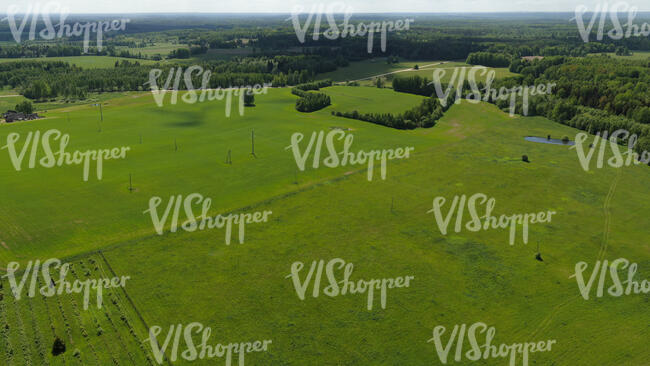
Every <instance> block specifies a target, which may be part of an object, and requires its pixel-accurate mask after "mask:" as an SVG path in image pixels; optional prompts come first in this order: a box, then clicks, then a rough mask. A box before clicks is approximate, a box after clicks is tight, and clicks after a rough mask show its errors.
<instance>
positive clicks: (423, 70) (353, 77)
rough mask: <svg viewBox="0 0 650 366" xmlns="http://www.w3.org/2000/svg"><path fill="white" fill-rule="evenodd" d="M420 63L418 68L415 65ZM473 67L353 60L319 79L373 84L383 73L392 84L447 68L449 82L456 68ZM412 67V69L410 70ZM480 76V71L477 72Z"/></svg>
mask: <svg viewBox="0 0 650 366" xmlns="http://www.w3.org/2000/svg"><path fill="white" fill-rule="evenodd" d="M415 65H418V68H419V69H418V70H413V67H414V66H415ZM461 67H462V68H472V67H474V66H473V65H468V64H466V63H464V62H455V61H424V62H401V63H399V64H391V65H388V64H386V63H385V61H383V62H380V61H379V60H377V61H374V62H373V61H361V62H353V63H351V64H350V66H348V67H344V68H340V69H338V70H336V71H332V72H328V73H324V74H319V75H318V76H317V78H318V79H332V80H333V81H334V82H342V81H357V82H358V83H359V84H360V85H365V86H369V85H373V84H374V82H375V77H377V76H379V75H381V77H382V78H383V79H385V80H386V85H387V86H390V85H391V83H392V80H393V79H394V78H397V77H408V76H413V75H418V76H421V77H426V78H428V79H430V80H432V79H433V71H434V70H436V69H445V70H446V73H445V75H444V76H443V79H442V81H443V82H448V81H449V80H450V79H451V76H452V74H453V73H454V69H455V68H461ZM409 69H410V70H409ZM489 69H490V70H494V71H495V72H496V75H495V76H496V79H502V78H506V77H510V76H515V75H516V74H514V73H512V72H510V71H509V70H508V68H505V67H504V68H489ZM477 76H478V77H480V73H478V74H477Z"/></svg>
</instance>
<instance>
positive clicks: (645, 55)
mask: <svg viewBox="0 0 650 366" xmlns="http://www.w3.org/2000/svg"><path fill="white" fill-rule="evenodd" d="M606 54H607V55H609V56H611V57H614V58H617V59H620V60H648V59H649V58H650V51H632V56H619V55H617V54H616V53H614V52H610V53H606ZM598 55H600V53H594V54H590V55H589V56H598Z"/></svg>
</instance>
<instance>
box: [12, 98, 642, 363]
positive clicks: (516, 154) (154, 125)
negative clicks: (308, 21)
mask: <svg viewBox="0 0 650 366" xmlns="http://www.w3.org/2000/svg"><path fill="white" fill-rule="evenodd" d="M327 90H328V89H326V91H327ZM332 90H336V89H334V88H332ZM356 90H361V89H356ZM361 91H362V92H364V93H373V92H376V93H378V94H377V98H376V99H373V98H371V99H372V101H371V103H372V102H375V103H378V104H381V105H382V106H385V103H388V101H387V100H386V99H385V98H383V97H380V96H379V94H380V93H383V92H384V91H381V90H376V89H370V88H368V89H363V90H361ZM351 93H354V91H351ZM396 99H398V98H396ZM294 100H295V97H294V96H292V95H290V94H289V92H288V90H286V89H274V90H272V91H270V94H269V95H268V96H258V97H257V98H256V102H257V107H255V108H254V109H247V111H246V116H245V117H243V118H241V117H238V116H236V117H233V118H231V119H226V118H224V116H223V102H213V103H206V104H201V105H193V106H187V105H177V106H174V107H165V108H162V109H159V108H156V107H155V106H154V105H153V104H152V101H151V96H150V95H147V94H144V95H142V96H133V97H128V98H122V99H120V100H116V101H115V102H114V103H113V104H112V105H109V106H108V107H107V108H106V109H105V118H106V123H105V125H104V132H102V133H101V134H99V133H97V130H96V123H95V120H96V111H94V110H92V109H89V108H86V107H73V108H70V113H71V115H72V118H71V122H70V124H69V125H66V124H65V123H64V122H63V120H62V118H61V117H62V115H61V113H58V112H57V113H52V114H51V116H50V119H48V120H44V121H38V122H33V123H24V124H20V125H14V126H11V127H9V126H2V127H0V141H4V140H5V136H6V134H7V133H8V132H9V131H10V128H11V131H20V132H21V133H25V132H26V131H28V130H33V129H36V128H38V129H41V130H46V129H48V128H54V127H58V128H61V129H64V130H65V131H66V132H68V133H70V134H71V148H73V149H76V148H91V147H92V148H97V147H113V146H119V145H130V146H132V149H133V151H132V152H131V153H130V155H129V158H128V159H127V161H113V162H111V161H109V162H106V164H105V170H104V180H102V181H101V182H97V181H96V180H95V179H94V178H91V180H90V181H89V182H86V183H83V182H82V181H81V169H80V168H79V167H71V168H70V167H65V168H53V169H43V168H37V169H34V170H25V171H22V172H20V173H17V172H15V171H13V169H12V168H11V167H10V165H9V160H8V157H7V154H6V151H3V154H2V155H0V176H1V177H2V180H1V181H2V182H3V183H2V184H3V186H5V187H7V188H6V189H2V190H0V201H2V202H4V203H5V204H3V206H1V208H0V210H1V211H0V215H1V216H2V217H3V220H0V233H2V234H1V235H3V237H0V240H3V241H5V242H6V243H7V244H8V246H9V247H10V248H11V250H10V251H6V250H4V249H2V248H0V259H1V261H0V262H2V263H5V262H6V261H7V260H9V259H13V258H19V259H22V260H27V259H33V258H35V257H41V258H44V257H51V256H65V255H71V254H75V253H79V252H83V251H85V250H91V249H94V248H100V247H103V246H106V245H110V244H113V243H120V242H124V241H125V240H129V239H134V240H132V241H131V242H129V243H127V244H128V245H122V246H118V247H115V248H113V249H112V250H108V251H107V252H106V256H107V257H108V260H109V261H110V262H111V264H112V266H113V268H114V269H115V270H116V272H117V273H118V274H125V275H130V276H131V277H132V281H131V283H130V287H129V289H128V291H129V293H130V295H131V296H132V297H133V298H134V301H135V303H136V306H137V307H138V308H139V309H140V310H141V311H142V312H143V313H144V316H145V319H146V321H147V322H148V323H149V324H158V325H161V326H167V325H169V324H172V323H177V322H180V323H184V324H187V323H189V322H191V321H201V322H203V323H204V324H206V325H209V326H211V327H212V328H213V329H214V332H213V340H214V342H213V343H216V342H218V341H221V342H227V341H244V340H253V339H273V345H272V347H271V349H272V351H271V352H269V353H266V354H262V353H258V354H253V355H249V357H248V360H249V361H250V362H253V363H254V364H274V365H275V364H286V365H311V364H328V365H338V364H341V365H353V364H373V365H375V364H378V365H395V364H400V365H401V364H403V365H420V364H437V363H438V362H439V360H438V359H437V356H436V355H435V351H434V349H433V346H432V345H431V344H430V343H426V341H427V340H428V339H429V338H430V337H431V330H432V329H433V327H434V326H436V325H439V324H443V325H446V326H447V327H453V325H454V324H457V323H458V324H461V323H473V322H476V321H483V322H487V323H489V324H493V325H496V327H497V338H496V341H497V342H508V343H511V342H515V341H537V340H542V339H556V340H557V341H558V345H557V347H554V351H553V352H551V353H541V354H540V353H537V354H534V356H533V359H534V360H535V361H537V364H544V365H547V364H548V365H558V366H559V365H572V366H574V365H575V366H580V365H593V364H616V365H627V366H638V365H640V364H642V362H644V361H645V360H646V359H647V358H648V356H650V354H648V351H647V348H646V347H644V344H645V343H644V342H645V340H646V339H647V338H648V330H647V327H644V326H643V324H647V323H648V320H650V318H648V313H647V312H644V311H643V309H644V307H645V306H646V304H645V302H644V300H643V299H644V297H643V296H638V295H637V296H628V297H622V298H611V297H607V298H603V299H597V300H590V301H584V300H582V298H581V297H580V296H579V293H578V290H577V286H576V284H575V280H572V279H569V278H568V277H569V275H570V274H571V272H572V268H573V266H574V265H575V263H576V262H577V261H580V260H586V261H588V262H590V264H591V263H593V261H595V259H596V257H597V253H598V251H599V248H600V246H601V244H602V240H603V232H604V231H606V228H605V227H604V223H605V221H606V220H605V216H604V211H603V203H604V201H605V198H606V196H607V194H608V192H609V190H610V187H611V186H612V183H613V182H614V181H615V178H616V176H617V174H619V173H620V178H619V179H620V181H618V185H617V187H618V188H617V189H616V190H615V191H614V193H615V194H614V199H613V200H612V201H611V213H612V220H611V227H610V228H609V231H610V236H609V241H608V251H607V255H606V258H609V259H614V258H618V257H621V256H622V257H626V258H629V259H630V260H632V261H634V262H638V263H639V266H640V272H641V273H640V274H639V276H638V277H639V278H648V277H650V276H649V274H650V258H649V257H648V254H647V253H648V249H650V248H649V247H648V243H647V242H646V241H645V239H647V235H646V234H645V233H646V232H647V226H648V224H649V222H648V217H650V215H648V212H647V207H646V205H645V202H647V201H648V199H650V191H649V190H648V188H647V181H648V178H650V170H648V168H647V167H635V168H629V169H622V170H619V171H617V170H613V169H602V170H597V171H592V172H589V173H586V172H584V171H582V170H581V169H580V167H579V164H578V160H577V158H576V154H575V152H573V151H569V150H567V149H566V148H564V147H561V146H554V145H545V144H535V143H531V142H526V141H524V140H523V137H524V136H526V135H538V136H545V135H546V134H551V135H554V136H563V135H569V136H572V135H574V134H575V133H576V132H577V131H576V130H574V129H571V128H568V127H566V126H561V125H558V124H555V123H553V122H550V121H548V120H546V119H544V118H510V117H508V116H507V114H504V113H502V112H500V111H499V110H498V109H496V107H494V106H491V105H487V104H480V105H471V104H467V103H464V104H461V105H460V106H454V107H453V108H452V109H451V110H450V111H449V112H448V113H447V115H446V116H445V117H444V118H443V119H442V120H441V121H440V123H439V124H438V125H437V126H436V127H434V128H432V129H419V130H415V131H396V130H392V129H388V128H384V127H381V126H376V125H371V124H367V123H363V122H359V121H353V120H348V119H340V118H334V117H331V116H330V115H329V112H328V110H323V111H320V112H316V113H313V114H299V113H297V112H295V111H294V110H293V101H294ZM334 103H341V102H337V101H336V98H335V100H334ZM402 104H403V103H398V102H395V104H394V108H396V109H400V108H404V107H403V105H402ZM361 107H362V106H359V108H361ZM270 116H273V118H270ZM331 126H343V127H350V128H352V129H353V130H354V134H355V142H354V145H353V150H355V151H356V150H358V149H364V150H369V149H377V148H389V147H397V146H414V147H415V149H416V150H415V151H416V153H415V156H414V157H413V158H411V159H410V160H405V161H399V162H395V161H394V162H390V163H389V165H388V179H387V180H386V181H381V180H379V178H378V177H375V179H374V180H373V181H372V182H368V181H367V180H366V178H365V173H364V172H363V171H362V172H359V173H357V174H352V175H345V173H346V172H348V171H355V170H357V169H358V167H341V168H337V169H327V168H321V169H319V170H313V169H311V168H310V169H308V171H306V172H304V173H300V174H299V175H298V177H299V185H298V186H296V185H295V184H293V174H294V171H295V163H294V161H293V159H292V157H291V154H290V152H289V151H285V150H284V147H285V146H287V145H288V144H289V137H290V135H291V134H292V133H293V132H296V131H302V132H304V133H310V132H311V131H318V130H328V129H329V128H330V127H331ZM253 128H254V129H255V133H256V142H257V143H256V152H257V156H258V159H254V158H252V157H251V156H250V155H249V134H250V131H251V129H253ZM140 133H142V134H143V136H144V142H145V143H144V144H142V145H139V144H138V140H139V138H138V135H139V134H140ZM174 138H176V139H177V140H178V143H179V145H180V150H179V151H178V152H174V148H173V139H174ZM227 149H232V150H233V165H232V166H226V165H225V164H223V163H222V162H223V160H224V158H225V154H226V151H227ZM522 154H527V155H528V156H529V157H530V159H531V163H530V164H525V163H522V162H521V161H520V158H521V155H522ZM129 172H133V173H134V177H135V186H136V188H137V190H138V191H137V192H135V193H132V194H129V193H128V191H127V190H126V187H127V182H128V173H129ZM261 177H263V178H261ZM338 177H341V178H342V179H341V180H338V181H331V179H332V178H338ZM262 181H263V184H262V183H261V182H262ZM315 181H324V184H322V185H319V186H316V187H313V186H312V183H313V182H315ZM43 182H47V184H43ZM567 183H569V184H567ZM60 187H66V189H61V188H60ZM303 188H310V189H306V190H304V191H302V192H300V193H297V194H295V195H290V196H287V197H283V198H278V199H275V200H272V201H270V202H266V203H262V204H261V206H259V207H258V208H257V209H269V210H272V211H273V216H272V223H271V224H267V225H251V226H249V227H248V228H247V231H246V243H245V244H244V245H239V244H233V245H231V246H226V245H224V243H223V231H222V230H212V231H204V232H195V233H176V234H166V235H164V236H163V237H158V236H155V235H153V228H152V227H151V222H150V219H149V218H148V216H145V215H143V214H142V211H144V209H146V202H147V201H148V199H149V197H151V196H152V195H159V196H162V197H169V196H170V195H171V194H180V193H182V194H188V193H191V192H200V193H202V194H204V195H205V196H207V197H211V198H212V199H213V208H215V210H216V211H219V212H223V211H228V210H230V209H235V208H237V207H243V206H246V205H249V204H253V203H256V202H263V201H265V200H267V199H269V198H270V197H277V196H278V195H281V194H285V193H289V192H295V191H297V190H299V189H303ZM476 192H482V193H485V194H488V195H489V196H492V197H495V198H496V200H497V206H496V212H495V213H496V214H502V213H508V214H511V213H525V212H537V211H542V210H547V209H552V210H555V211H557V212H558V216H556V219H554V221H553V222H552V224H550V225H544V226H540V225H533V226H532V227H531V230H530V231H531V234H530V235H531V243H530V244H529V245H528V246H525V245H523V244H521V239H518V241H517V244H516V245H515V246H509V245H508V244H507V232H505V231H503V230H496V231H484V232H479V233H470V232H461V233H452V234H449V235H448V236H446V237H443V236H442V235H441V234H440V233H439V231H438V228H437V226H436V225H435V221H434V219H433V216H432V215H431V214H427V213H426V211H428V210H429V209H430V206H431V200H432V199H433V198H434V197H436V196H440V195H443V196H446V197H448V198H451V197H452V196H453V195H456V194H467V195H471V194H473V193H476ZM392 198H394V200H395V212H394V213H391V212H390V209H389V208H390V203H391V199H392ZM89 203H91V204H89ZM215 213H216V212H215ZM537 241H539V242H540V244H541V247H542V254H543V256H544V258H545V262H543V263H540V262H537V261H535V260H534V253H535V246H534V245H535V244H536V242H537ZM336 257H340V258H343V259H345V260H347V261H349V262H352V263H354V264H355V271H354V274H353V278H357V279H358V278H363V279H370V278H384V277H394V276H400V275H415V276H416V280H415V282H414V283H413V287H412V288H410V289H401V290H393V291H390V292H389V294H388V308H387V309H386V310H380V309H375V310H373V311H371V312H368V311H367V310H365V296H345V297H336V298H327V297H322V296H321V297H319V298H318V299H314V298H311V297H309V298H307V299H306V300H305V301H300V300H299V299H298V297H297V296H296V294H295V291H294V289H293V287H292V286H291V282H290V280H288V279H285V278H284V277H285V276H286V275H287V274H288V273H289V267H290V265H291V263H292V262H293V261H298V260H300V261H304V262H308V261H311V260H318V259H330V258H336ZM181 274H182V275H181ZM567 301H568V303H567V305H565V306H560V305H563V304H565V302H567ZM181 309H182V311H179V310H181ZM323 360H326V361H325V362H326V363H323V362H324V361H323ZM502 361H503V360H490V361H489V362H488V363H486V364H488V365H492V364H494V365H500V364H505V361H504V362H502ZM213 363H214V361H213V362H209V361H196V362H195V364H197V365H207V364H213ZM177 364H182V363H181V362H178V363H177ZM457 364H467V363H457Z"/></svg>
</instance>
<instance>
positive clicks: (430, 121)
mask: <svg viewBox="0 0 650 366" xmlns="http://www.w3.org/2000/svg"><path fill="white" fill-rule="evenodd" d="M447 105H448V106H449V104H447ZM446 110H447V108H445V107H443V106H442V104H441V103H440V101H439V100H438V99H437V98H426V99H425V100H423V101H422V103H421V104H420V105H418V106H417V107H415V108H413V109H410V110H408V111H406V112H404V113H400V114H391V113H359V112H358V111H356V110H354V111H352V112H338V111H336V112H335V111H332V115H335V116H338V117H345V118H351V119H358V120H361V121H365V122H371V123H375V124H378V125H382V126H386V127H391V128H396V129H399V130H412V129H415V128H418V127H423V128H429V127H433V126H435V124H436V121H438V120H439V119H440V118H441V117H442V116H443V114H444V112H445V111H446Z"/></svg>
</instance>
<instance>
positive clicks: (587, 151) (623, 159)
mask: <svg viewBox="0 0 650 366" xmlns="http://www.w3.org/2000/svg"><path fill="white" fill-rule="evenodd" d="M607 136H608V133H607V131H604V132H602V135H601V133H600V132H598V134H597V135H596V136H595V137H594V140H593V142H592V143H591V144H589V146H585V142H586V141H587V139H588V138H589V135H588V134H586V133H584V132H581V133H579V134H577V135H576V139H575V145H573V146H571V147H570V149H575V150H576V153H577V154H578V160H580V165H581V166H582V169H584V171H586V172H588V171H589V169H590V168H591V161H592V159H593V157H594V154H595V153H596V151H598V158H597V159H596V168H598V169H601V168H602V167H603V166H604V163H605V150H607V147H608V145H609V148H610V149H611V150H612V153H613V154H614V156H612V157H611V158H609V159H608V160H607V164H608V165H609V166H610V167H612V168H621V167H623V166H631V165H640V164H648V163H650V153H649V152H647V151H644V152H643V153H642V154H641V155H639V154H638V153H636V152H634V150H633V149H634V147H635V146H636V144H637V141H638V136H637V135H636V134H630V132H629V131H627V130H623V129H620V130H616V131H614V132H613V133H612V136H611V137H610V138H609V139H608V138H607ZM619 139H621V141H626V140H627V151H625V152H623V153H621V149H620V146H619V144H618V141H619ZM608 142H609V144H608Z"/></svg>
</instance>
